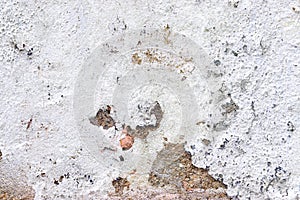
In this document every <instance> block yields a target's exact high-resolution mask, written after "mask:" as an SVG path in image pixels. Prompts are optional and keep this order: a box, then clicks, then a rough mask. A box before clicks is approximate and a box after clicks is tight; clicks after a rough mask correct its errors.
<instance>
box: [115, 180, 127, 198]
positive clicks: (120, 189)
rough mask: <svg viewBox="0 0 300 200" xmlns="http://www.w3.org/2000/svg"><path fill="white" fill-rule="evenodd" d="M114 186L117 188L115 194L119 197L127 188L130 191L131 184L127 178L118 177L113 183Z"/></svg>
mask: <svg viewBox="0 0 300 200" xmlns="http://www.w3.org/2000/svg"><path fill="white" fill-rule="evenodd" d="M112 185H113V186H114V188H115V193H116V194H117V195H122V194H123V190H124V189H125V188H127V190H129V186H130V183H129V181H128V180H127V179H126V178H121V177H118V178H116V179H115V180H113V181H112Z"/></svg>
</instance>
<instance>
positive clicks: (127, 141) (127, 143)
mask: <svg viewBox="0 0 300 200" xmlns="http://www.w3.org/2000/svg"><path fill="white" fill-rule="evenodd" d="M122 133H123V135H122V137H121V139H120V145H121V147H122V149H123V150H128V149H130V148H131V147H132V145H133V143H134V137H133V136H131V135H129V134H128V132H127V129H126V128H125V129H123V131H122Z"/></svg>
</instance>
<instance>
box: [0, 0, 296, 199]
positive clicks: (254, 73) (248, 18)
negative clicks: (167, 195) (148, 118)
mask: <svg viewBox="0 0 300 200" xmlns="http://www.w3.org/2000/svg"><path fill="white" fill-rule="evenodd" d="M0 7H1V11H0V16H1V17H0V27H1V28H0V41H1V43H0V45H1V51H0V62H1V71H0V80H1V82H0V84H1V87H0V94H1V100H2V101H1V102H0V107H1V109H0V115H1V121H0V150H1V152H2V160H0V165H1V166H10V165H11V164H13V165H15V166H16V169H20V168H21V169H22V174H23V173H24V174H26V177H27V183H26V184H28V185H29V186H32V188H33V189H34V191H35V199H80V198H81V199H82V198H86V199H87V198H90V199H103V198H104V196H103V195H107V191H110V192H111V191H113V190H114V188H113V187H112V185H111V181H112V179H113V178H115V177H118V176H119V175H120V173H121V174H122V173H124V174H126V173H128V171H129V170H130V169H131V168H132V167H135V166H136V165H138V166H139V167H140V172H142V171H143V170H144V169H143V166H145V168H146V169H145V171H147V170H149V167H150V166H151V165H150V163H151V161H152V160H153V159H155V152H156V151H158V150H159V148H162V141H161V140H160V138H159V137H157V135H155V133H157V134H161V135H164V136H166V137H168V138H170V140H171V141H172V140H173V141H172V142H180V141H181V139H182V137H173V136H180V134H182V132H185V131H179V130H180V126H178V123H179V124H180V123H181V122H182V120H183V121H184V122H186V123H190V124H196V123H197V122H201V123H198V124H199V125H193V126H192V127H191V126H189V127H184V128H186V129H181V130H192V131H191V132H189V134H187V133H184V137H183V141H187V145H186V148H187V149H188V150H190V151H191V152H192V153H193V159H194V163H195V165H196V166H198V167H203V168H205V167H206V166H208V167H209V169H210V174H211V175H212V176H213V177H215V178H220V179H221V178H222V179H223V182H224V183H225V184H226V185H228V190H227V193H228V194H229V195H233V196H235V195H237V197H238V198H239V199H247V198H250V199H267V198H270V199H297V198H299V196H300V188H299V185H300V168H299V162H300V156H299V153H298V152H299V151H300V149H299V142H300V138H299V126H300V124H299V123H300V120H299V113H300V104H299V102H300V99H299V98H300V89H299V88H300V80H299V79H300V78H299V77H300V70H299V63H300V57H299V55H300V47H299V45H300V38H299V35H300V28H299V20H300V15H299V12H298V8H299V7H300V2H299V1H276V2H273V1H250V0H249V1H215V0H213V1H173V2H169V1H166V2H165V1H140V2H136V1H129V2H128V1H127V2H125V1H124V2H118V1H116V2H111V1H103V2H96V1H92V0H89V1H84V2H81V1H65V2H64V1H52V2H50V1H39V2H35V1H11V2H7V1H3V2H1V3H0ZM167 24H168V25H169V26H170V31H171V33H172V34H173V33H176V34H179V35H180V34H183V35H185V36H186V40H187V41H193V42H194V43H193V44H194V46H197V47H199V49H198V48H196V49H190V52H188V51H186V52H185V54H186V56H190V54H191V53H195V52H196V51H197V50H199V51H200V49H201V52H203V54H207V55H208V56H206V58H205V64H207V66H209V68H196V69H198V70H199V72H198V71H195V72H194V71H193V72H192V74H191V75H190V77H188V78H187V79H186V80H185V81H186V82H187V83H186V84H187V85H188V86H189V88H192V90H191V93H186V92H183V93H184V94H186V95H191V94H195V101H191V102H192V103H191V104H190V105H189V106H187V107H186V108H187V109H188V111H187V113H188V114H187V116H188V118H185V117H179V116H178V115H180V113H181V112H179V111H178V109H180V108H182V104H181V103H182V102H180V100H178V97H177V94H178V93H179V92H180V91H182V89H178V90H177V91H176V92H174V91H172V90H170V89H168V88H167V87H162V86H159V85H157V84H156V85H154V86H151V85H150V86H144V87H140V88H138V89H137V90H135V92H133V93H132V94H130V95H128V96H127V97H126V98H128V102H129V104H128V110H129V114H130V115H132V114H137V112H136V110H135V108H136V107H135V104H137V103H138V102H139V103H143V104H144V102H146V101H147V99H148V100H149V102H151V101H156V100H158V101H160V102H161V106H162V108H163V110H164V112H165V113H164V118H163V121H162V126H161V128H160V129H158V130H157V131H156V132H153V133H152V136H151V137H152V138H151V140H150V141H152V142H153V143H152V144H151V145H152V147H151V148H150V149H151V151H152V152H153V153H148V154H147V153H146V154H145V155H144V156H145V157H143V156H141V154H140V151H139V150H140V149H142V148H144V146H143V145H144V144H143V142H142V141H138V140H137V141H136V143H135V145H136V146H134V147H133V153H135V155H136V157H133V156H132V154H130V152H122V151H121V150H120V149H119V150H118V151H117V152H118V153H119V152H120V153H123V156H124V159H125V161H126V160H128V161H129V162H127V163H126V162H124V163H123V162H122V163H121V162H119V161H117V160H114V159H119V154H117V153H115V152H114V154H113V155H114V156H112V153H111V151H103V152H102V154H101V155H100V157H97V154H96V152H99V151H100V150H101V148H100V149H99V147H101V145H103V144H110V145H111V146H112V147H116V148H117V147H118V145H119V144H118V142H119V141H118V132H116V131H115V130H113V129H110V130H108V131H107V133H106V134H105V136H104V137H102V138H101V135H99V134H97V133H99V131H100V132H101V130H100V129H101V128H98V127H92V126H91V127H90V128H91V129H92V130H93V131H94V132H93V134H94V137H95V138H94V139H95V140H91V138H90V137H91V135H90V134H89V135H87V136H88V137H87V138H85V139H83V137H82V134H83V133H82V132H80V131H81V130H80V129H78V126H77V122H78V121H76V120H75V118H74V113H76V112H77V111H78V110H77V111H76V109H77V108H75V110H74V107H73V100H74V97H76V96H74V89H75V91H76V81H78V80H79V79H80V78H82V77H80V75H79V74H80V70H82V68H83V67H85V66H86V64H85V63H86V60H87V59H88V58H90V57H91V55H93V52H94V53H95V52H97V48H98V47H99V46H101V45H102V44H105V41H110V42H111V43H112V44H118V45H119V46H118V47H117V49H115V50H120V48H123V49H122V50H125V49H126V48H127V47H128V46H130V45H131V44H132V43H128V45H122V43H118V42H117V41H115V39H114V38H118V37H124V39H125V40H126V37H127V36H126V35H127V34H130V33H133V32H134V31H136V30H141V31H143V30H145V29H146V30H150V29H151V30H159V31H161V32H163V31H165V30H164V27H166V26H167ZM139 37H141V38H145V37H144V36H139ZM129 38H130V37H129ZM150 38H151V37H150ZM152 39H153V38H152ZM126 41H130V40H128V37H127V40H126ZM145 41H149V43H150V42H156V41H157V40H155V39H154V40H150V39H149V40H148V39H145ZM170 41H177V43H176V42H175V45H174V46H173V47H174V49H172V50H176V49H177V47H178V46H183V45H185V44H186V43H184V42H182V40H179V39H178V37H177V36H176V37H173V38H172V36H171V38H170ZM180 42H181V43H180ZM143 45H144V44H143ZM162 45H163V43H159V46H158V47H160V48H162ZM189 45H190V44H189V43H188V44H187V45H186V46H185V47H190V46H189ZM148 47H149V46H147V45H145V48H148ZM152 47H153V46H152ZM162 49H164V48H162ZM113 50H114V49H113ZM126 52H127V53H125V52H123V53H125V54H123V57H119V58H118V59H117V62H114V63H115V65H112V66H111V68H109V70H107V71H106V72H105V73H104V74H103V79H102V80H99V81H98V80H96V81H95V83H91V82H90V80H89V79H88V80H86V81H87V82H88V83H91V84H92V85H91V86H94V87H97V88H99V89H100V88H101V89H100V90H96V92H95V91H94V93H93V96H92V102H93V101H94V100H95V99H98V98H100V102H99V104H98V102H97V103H93V104H91V105H82V106H83V108H84V109H86V108H87V107H86V106H88V111H89V112H90V113H89V115H90V116H92V115H94V114H95V112H96V111H97V109H98V108H99V107H100V106H102V105H106V104H110V102H113V103H116V106H115V107H114V109H115V111H116V113H115V114H116V117H117V118H118V119H119V120H120V123H125V121H130V120H128V119H129V118H128V116H126V115H124V116H123V117H122V116H118V109H119V108H120V106H121V111H124V110H122V109H123V108H122V102H123V101H122V100H120V99H119V98H122V95H124V94H121V93H118V91H122V90H123V89H124V88H125V89H126V87H125V86H122V85H121V86H120V88H119V90H116V91H111V92H110V90H111V88H112V87H114V84H115V83H116V82H114V80H113V79H114V77H116V76H120V77H121V76H124V75H126V73H125V72H126V70H128V69H132V70H133V72H131V74H130V73H129V74H127V75H130V76H132V75H134V74H135V73H136V74H138V73H140V74H143V73H144V72H143V71H142V72H140V71H138V70H137V71H136V72H134V68H122V67H125V66H129V65H127V64H126V63H130V62H131V59H132V53H134V52H130V49H127V51H126ZM162 52H164V53H165V55H167V53H166V52H167V51H162ZM175 55H176V56H175ZM175 57H176V58H175ZM178 58H179V57H178V56H177V54H173V58H171V59H170V60H171V61H174V59H175V60H176V59H178ZM94 61H96V63H95V62H94V64H98V63H97V62H98V61H101V59H100V58H94ZM105 61H107V60H105ZM176 62H178V61H176ZM196 63H197V61H196ZM164 64H165V63H164ZM130 66H131V67H138V66H137V65H130ZM151 66H154V65H151ZM196 66H197V67H198V66H199V65H196ZM108 67H110V66H108ZM143 67H145V66H143ZM148 67H149V66H148ZM155 67H156V68H158V69H160V70H161V69H162V65H159V64H157V65H155ZM144 69H145V68H144ZM185 69H190V68H189V67H187V68H185ZM200 69H201V70H202V69H205V71H204V72H203V71H201V70H200ZM160 74H161V73H160ZM199 74H202V75H203V74H204V75H207V74H210V76H201V75H200V76H198V75H199ZM78 75H79V77H78ZM130 76H128V77H130ZM155 76H156V74H155V73H152V74H151V73H150V75H149V77H150V78H149V79H151V77H155ZM161 76H162V75H161ZM178 76H180V75H178ZM174 77H175V78H176V76H175V75H174ZM180 78H182V77H180ZM126 80H129V79H126ZM133 80H135V81H139V80H143V79H138V78H137V79H133ZM120 81H121V79H120ZM163 81H166V80H165V79H163ZM185 81H182V82H183V83H184V82H185ZM166 82H167V81H166ZM93 84H94V85H93ZM174 84H175V83H174ZM206 88H209V89H206ZM184 91H186V90H184ZM211 92H214V93H213V94H212V93H211ZM103 94H105V95H103ZM118 94H120V96H118ZM203 94H205V95H203ZM228 94H230V96H228ZM75 95H76V94H75ZM139 95H140V96H139ZM146 97H147V98H146ZM157 98H158V99H157ZM210 98H212V100H213V101H212V104H211V105H212V107H210V106H207V105H210V104H206V103H205V102H206V100H209V99H210ZM113 99H114V100H113ZM186 102H188V101H186ZM118 103H119V104H120V105H117V104H118ZM234 105H236V106H238V109H237V107H235V106H234ZM98 106H99V107H98ZM136 106H137V105H136ZM194 106H195V107H194ZM194 108H197V109H195V111H198V113H197V114H195V113H196V112H193V109H194ZM119 110H120V109H119ZM125 110H126V109H125ZM224 110H225V111H226V110H227V111H228V113H227V114H225V113H224V114H223V115H222V113H223V112H224ZM229 111H230V112H229ZM210 112H212V113H210ZM119 113H120V112H119ZM123 114H124V113H123ZM181 114H182V113H181ZM210 114H212V115H210ZM30 119H32V122H31V124H30V126H29V127H28V122H29V121H30ZM133 119H134V120H133V121H131V122H127V123H133V124H134V123H140V122H137V121H138V120H137V121H135V119H136V118H133ZM194 122H195V123H194ZM202 122H203V123H202ZM220 122H221V123H220ZM83 123H88V122H83ZM85 125H86V126H89V125H90V124H85ZM207 125H208V126H209V127H208V126H207ZM214 125H215V126H214ZM177 126H178V127H177ZM27 127H28V129H27ZM162 130H164V131H165V130H171V132H172V134H171V133H170V132H168V133H166V132H164V131H162ZM198 132H199V134H196V133H198ZM109 136H112V138H109ZM99 137H100V139H101V140H98V139H99ZM172 137H173V138H172ZM204 138H205V139H208V140H210V141H211V143H210V144H209V145H208V146H207V145H205V144H203V142H202V139H204ZM149 139H150V138H149ZM85 141H93V142H94V143H93V142H92V143H87V142H85ZM89 144H90V146H89ZM191 145H193V147H195V148H193V149H192V148H190V146H191ZM103 148H104V147H103ZM149 151H150V150H149ZM131 153H132V152H131ZM95 156H96V158H95ZM139 156H140V157H139ZM137 158H139V160H140V163H144V160H143V159H146V160H149V161H150V163H148V164H147V165H146V164H145V165H143V164H140V163H139V161H137V160H136V159H137ZM111 163H113V167H110V166H109V165H110V164H111ZM42 173H45V175H43V176H42ZM7 175H9V176H8V177H10V176H11V174H10V173H8V174H7ZM3 176H4V175H3ZM61 176H63V177H64V178H63V179H62V181H61V182H58V183H59V184H55V181H57V180H59V178H60V177H61ZM141 177H142V176H141ZM0 178H2V177H0ZM4 178H5V176H4ZM19 178H20V176H19V175H17V176H16V179H17V180H20V183H21V182H22V183H23V182H24V177H23V176H22V178H20V179H19ZM143 180H145V179H143V178H142V179H141V180H140V181H141V182H142V181H143ZM8 182H9V181H8ZM6 184H7V182H6ZM11 184H13V182H11ZM26 184H24V185H26Z"/></svg>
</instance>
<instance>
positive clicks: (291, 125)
mask: <svg viewBox="0 0 300 200" xmlns="http://www.w3.org/2000/svg"><path fill="white" fill-rule="evenodd" d="M287 126H288V128H287V131H290V132H294V131H295V126H294V124H293V123H292V122H291V121H288V123H287Z"/></svg>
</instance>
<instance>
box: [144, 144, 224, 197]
mask: <svg viewBox="0 0 300 200" xmlns="http://www.w3.org/2000/svg"><path fill="white" fill-rule="evenodd" d="M149 182H150V184H151V185H153V186H157V187H166V188H168V187H171V188H175V189H177V190H179V191H182V190H185V191H191V190H194V189H204V190H208V189H218V188H223V189H226V188H227V186H226V185H224V184H223V183H222V182H221V181H217V180H215V179H214V178H212V177H211V176H210V175H209V174H208V170H206V169H201V168H197V167H195V166H194V165H193V164H192V160H191V154H190V153H188V152H186V151H185V149H184V146H183V144H166V145H165V148H164V149H163V150H161V151H160V152H159V153H158V155H157V158H156V160H155V161H154V162H153V166H152V169H151V173H150V175H149Z"/></svg>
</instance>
